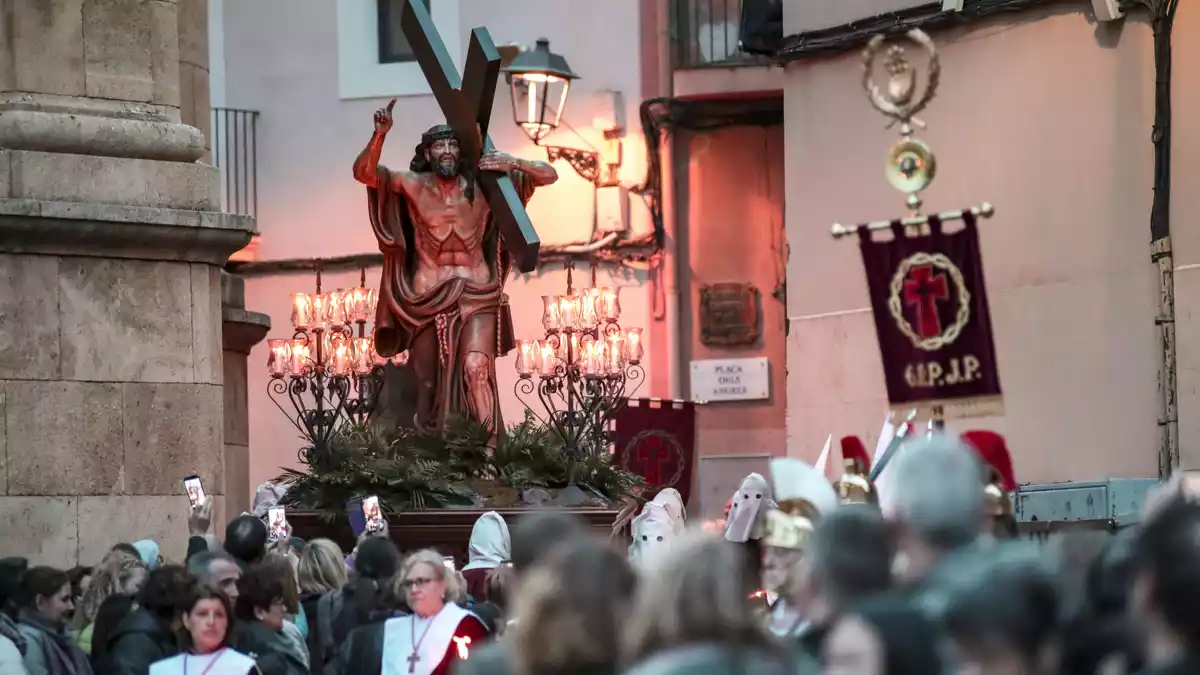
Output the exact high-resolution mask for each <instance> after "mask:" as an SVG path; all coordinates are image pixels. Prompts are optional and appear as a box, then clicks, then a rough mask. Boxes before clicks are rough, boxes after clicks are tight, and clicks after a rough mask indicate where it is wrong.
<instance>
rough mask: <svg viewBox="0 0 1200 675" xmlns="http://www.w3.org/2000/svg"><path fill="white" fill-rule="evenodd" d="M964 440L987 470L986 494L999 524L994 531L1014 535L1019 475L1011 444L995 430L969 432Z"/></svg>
mask: <svg viewBox="0 0 1200 675" xmlns="http://www.w3.org/2000/svg"><path fill="white" fill-rule="evenodd" d="M962 440H963V441H965V442H966V443H967V445H969V446H971V448H972V449H974V450H975V452H976V453H978V455H979V459H980V461H982V462H983V465H984V468H985V469H986V471H987V474H986V477H985V479H984V493H985V494H986V495H987V501H988V509H989V514H990V515H991V516H992V519H993V522H994V523H995V525H996V527H995V528H994V533H995V534H996V535H997V536H1007V537H1015V536H1016V535H1017V520H1016V518H1015V517H1014V516H1013V510H1012V498H1011V496H1010V495H1011V493H1013V492H1015V491H1016V489H1017V478H1016V474H1014V473H1013V465H1012V455H1010V454H1009V452H1008V443H1006V442H1005V440H1004V437H1003V436H1001V435H1000V434H998V433H996V432H994V431H968V432H966V433H964V434H963V435H962Z"/></svg>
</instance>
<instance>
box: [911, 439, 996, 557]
mask: <svg viewBox="0 0 1200 675" xmlns="http://www.w3.org/2000/svg"><path fill="white" fill-rule="evenodd" d="M895 462H896V464H895V468H894V473H893V474H892V475H891V476H889V477H888V484H889V485H890V486H891V489H892V491H893V506H894V510H895V515H896V517H897V518H898V519H899V520H901V521H903V522H904V523H905V525H906V526H907V527H908V528H909V529H910V530H911V531H912V532H913V533H914V534H915V535H916V536H917V537H919V538H920V539H921V540H922V541H924V542H925V543H926V544H929V545H930V546H933V547H935V548H939V549H942V550H951V549H955V548H958V547H960V546H964V545H966V544H969V543H971V542H972V541H974V540H975V539H976V538H977V537H978V536H979V531H980V527H981V524H982V523H983V517H984V512H985V504H984V499H985V497H984V490H983V478H984V473H983V465H982V464H981V463H980V462H979V459H978V458H977V457H976V456H975V454H974V453H973V452H971V450H970V449H969V448H968V447H967V446H966V445H964V444H963V442H962V441H960V440H958V438H956V437H952V436H945V435H936V436H930V437H928V438H920V439H916V440H912V441H909V442H907V443H905V444H904V445H903V446H901V447H900V448H899V451H898V455H897V457H896V460H895Z"/></svg>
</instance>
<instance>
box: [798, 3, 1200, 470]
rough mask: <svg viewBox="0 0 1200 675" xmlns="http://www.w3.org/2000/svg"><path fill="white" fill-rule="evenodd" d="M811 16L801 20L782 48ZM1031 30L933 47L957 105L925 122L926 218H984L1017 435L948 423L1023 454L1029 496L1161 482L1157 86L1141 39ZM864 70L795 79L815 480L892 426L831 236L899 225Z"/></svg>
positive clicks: (1180, 81)
mask: <svg viewBox="0 0 1200 675" xmlns="http://www.w3.org/2000/svg"><path fill="white" fill-rule="evenodd" d="M803 4H805V3H801V2H800V1H799V0H792V1H790V2H788V3H786V9H785V12H786V14H785V23H787V24H788V29H787V30H788V32H794V30H795V28H796V23H797V21H798V19H797V16H798V15H797V11H798V8H799V7H801V6H802V5H803ZM1078 9H1079V10H1080V11H1074V10H1072V9H1071V8H1070V7H1069V6H1068V9H1065V10H1064V9H1061V8H1060V9H1059V10H1057V11H1053V12H1028V13H1023V14H1019V15H1014V16H1009V17H1006V18H1005V20H1004V21H990V22H982V23H976V24H972V25H971V26H970V27H969V28H967V29H965V30H959V31H953V32H948V33H947V32H942V33H938V34H935V35H934V38H935V40H936V41H937V43H938V44H939V47H940V52H941V55H942V83H941V94H940V95H939V97H938V98H937V99H936V100H935V101H934V102H933V104H932V105H931V106H930V108H929V109H928V110H927V111H926V112H925V113H924V114H923V115H922V118H923V119H924V120H925V121H926V122H928V124H929V129H928V131H926V132H924V133H923V134H922V135H921V136H922V138H924V139H925V140H927V141H928V142H929V143H931V144H932V146H933V148H934V150H935V151H936V152H937V156H938V171H939V173H938V177H937V180H936V181H935V183H934V185H933V186H932V188H930V189H929V190H928V191H927V193H926V195H925V196H926V205H927V207H928V208H929V209H931V210H933V209H936V210H944V209H954V208H962V207H964V206H968V205H971V204H978V203H979V202H982V201H985V200H986V201H990V202H992V203H994V204H995V205H996V210H997V215H996V217H995V218H994V219H992V220H991V221H985V222H984V223H983V224H982V226H981V229H982V243H983V254H984V266H985V269H986V273H987V280H988V290H989V297H990V301H991V311H992V319H993V323H994V327H995V338H996V347H997V350H998V358H999V363H1000V375H1001V382H1002V386H1003V388H1004V392H1005V403H1006V414H1005V415H1004V416H1003V417H998V418H985V419H977V420H967V421H959V422H954V423H952V426H953V427H955V428H958V429H964V428H971V427H986V428H993V429H995V430H997V431H1000V432H1001V433H1004V434H1006V435H1007V436H1008V439H1009V443H1010V447H1011V449H1012V451H1013V453H1014V461H1015V464H1016V470H1017V474H1018V478H1019V479H1020V480H1021V481H1022V482H1050V481H1066V480H1089V479H1101V478H1105V477H1138V476H1141V477H1149V476H1155V475H1156V473H1157V468H1156V467H1157V448H1158V417H1159V411H1160V398H1159V393H1158V389H1157V372H1158V371H1157V368H1158V363H1159V342H1158V338H1157V330H1156V327H1155V324H1154V318H1155V315H1156V305H1157V288H1156V280H1155V275H1154V271H1153V268H1152V266H1151V263H1150V259H1149V244H1148V242H1149V238H1150V233H1149V224H1148V219H1149V210H1150V203H1151V197H1152V178H1153V164H1152V158H1153V155H1152V147H1151V143H1150V132H1151V125H1152V121H1153V84H1154V65H1153V53H1152V40H1151V32H1150V29H1149V28H1148V26H1147V25H1146V24H1145V23H1144V22H1143V21H1141V20H1139V19H1130V20H1127V21H1126V22H1124V24H1123V25H1101V26H1098V25H1097V24H1096V22H1095V21H1094V19H1093V18H1092V17H1091V16H1090V14H1085V13H1083V12H1082V10H1083V9H1084V5H1083V4H1081V5H1080V6H1079V7H1078ZM1198 29H1200V7H1195V6H1187V5H1184V6H1181V7H1180V9H1179V14H1178V18H1177V20H1176V26H1175V35H1176V39H1175V43H1176V45H1179V47H1177V50H1176V55H1175V67H1174V91H1175V92H1176V106H1175V110H1174V123H1175V136H1174V138H1175V156H1174V166H1173V171H1174V189H1175V194H1174V209H1173V213H1172V219H1173V223H1172V226H1173V239H1174V241H1175V248H1176V259H1175V261H1176V263H1177V265H1178V266H1179V274H1178V276H1177V286H1176V289H1177V302H1178V307H1177V316H1178V317H1179V323H1178V344H1179V364H1180V368H1179V378H1180V384H1179V395H1180V417H1181V423H1180V425H1181V430H1180V438H1181V446H1182V449H1183V453H1182V454H1183V457H1184V463H1185V465H1192V466H1194V465H1196V464H1197V461H1198V460H1200V448H1197V444H1200V428H1198V426H1197V424H1200V423H1197V422H1195V421H1191V420H1189V414H1191V415H1192V416H1193V417H1194V411H1195V410H1196V408H1197V404H1198V400H1197V392H1196V387H1197V381H1198V378H1197V374H1198V373H1200V370H1198V367H1200V363H1198V361H1200V355H1198V352H1197V348H1198V347H1200V321H1198V319H1200V317H1198V316H1197V310H1198V309H1200V305H1198V302H1200V300H1198V298H1200V294H1198V293H1197V291H1196V290H1193V287H1195V286H1196V285H1197V284H1198V283H1200V281H1198V280H1200V276H1196V275H1198V274H1200V272H1196V271H1192V270H1193V266H1195V265H1196V264H1197V263H1200V236H1198V234H1197V224H1196V223H1195V222H1194V221H1195V214H1196V213H1197V207H1198V206H1200V204H1198V203H1197V201H1198V200H1200V193H1197V191H1196V190H1194V189H1192V188H1191V184H1192V183H1193V182H1194V181H1195V177H1196V176H1197V172H1198V171H1200V142H1198V141H1200V138H1198V137H1200V68H1198V67H1197V66H1200V46H1196V45H1190V46H1189V45H1187V41H1185V40H1181V39H1179V36H1182V35H1188V34H1189V33H1194V32H1195V31H1196V30H1198ZM860 69H861V61H860V58H859V54H858V53H857V51H856V52H854V53H848V54H845V55H842V56H840V57H837V58H829V59H821V60H816V61H809V62H801V63H796V64H792V65H790V66H789V67H788V68H787V85H786V101H785V105H786V135H787V138H786V144H787V168H786V181H787V232H788V241H789V244H790V245H791V260H790V263H789V266H788V317H789V320H790V322H791V335H790V337H789V341H788V359H787V361H788V371H789V376H788V403H789V409H788V450H789V454H792V455H795V456H799V457H804V458H808V459H813V458H815V457H816V455H817V453H818V452H819V449H820V445H821V443H822V442H823V441H824V439H825V436H826V435H827V434H829V433H833V434H835V435H837V434H847V433H858V434H862V435H864V436H868V437H869V442H874V438H875V436H876V435H877V433H878V429H879V426H880V422H881V421H882V416H883V410H884V405H885V397H886V395H885V390H884V386H883V375H882V371H881V368H880V365H879V352H878V345H877V341H876V338H875V333H874V328H873V325H872V321H871V315H870V313H869V310H868V300H867V293H866V282H865V278H864V275H863V269H862V263H861V259H860V256H859V252H858V247H857V246H856V244H855V243H854V241H853V240H842V241H834V240H833V239H832V238H831V237H830V236H829V226H830V224H831V223H833V222H835V221H838V222H861V221H865V220H875V219H880V218H889V217H893V216H896V215H898V214H900V213H902V212H903V198H902V196H901V195H900V194H899V193H897V192H895V191H894V190H893V189H892V188H891V187H890V186H889V185H888V184H887V183H886V182H885V179H884V176H883V160H884V156H885V152H886V150H887V148H888V147H889V145H890V144H891V143H892V142H893V141H894V140H895V139H896V137H897V136H896V134H895V131H894V130H892V131H889V130H886V129H884V126H885V120H884V119H883V118H882V117H881V116H880V115H879V114H878V113H876V112H875V111H874V110H873V109H872V108H871V107H870V105H869V104H868V102H867V100H866V98H865V95H864V93H863V90H862V88H861V85H860V78H861V75H860V72H861V71H860Z"/></svg>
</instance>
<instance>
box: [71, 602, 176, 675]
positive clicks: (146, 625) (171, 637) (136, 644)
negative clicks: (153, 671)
mask: <svg viewBox="0 0 1200 675" xmlns="http://www.w3.org/2000/svg"><path fill="white" fill-rule="evenodd" d="M178 653H179V642H178V640H177V639H176V637H175V634H174V633H173V632H171V626H170V625H169V624H167V623H166V622H164V621H163V620H162V619H159V618H158V617H157V616H155V615H154V614H151V613H150V612H149V611H147V610H145V609H141V608H139V609H136V610H134V611H133V612H132V613H131V614H129V616H126V617H125V618H124V619H122V620H121V623H120V625H118V626H117V630H116V631H115V632H114V633H113V634H112V635H111V636H110V637H109V639H108V650H107V653H106V654H105V655H104V657H102V658H101V659H99V660H97V662H96V663H93V664H92V670H93V671H94V672H95V674H96V675H145V674H146V673H147V672H149V671H150V664H151V663H154V662H155V661H161V660H163V659H166V658H170V657H172V656H175V655H176V654H178Z"/></svg>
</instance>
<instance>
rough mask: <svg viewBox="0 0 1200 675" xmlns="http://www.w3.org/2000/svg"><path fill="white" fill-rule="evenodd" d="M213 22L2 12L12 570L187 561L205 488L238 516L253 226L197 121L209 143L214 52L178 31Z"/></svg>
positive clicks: (37, 10)
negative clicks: (237, 388)
mask: <svg viewBox="0 0 1200 675" xmlns="http://www.w3.org/2000/svg"><path fill="white" fill-rule="evenodd" d="M197 7H199V8H200V9H199V10H197ZM197 11H199V13H198V14H197ZM188 17H193V18H188ZM204 17H205V13H204V11H203V1H202V0H201V1H200V2H193V1H192V0H180V1H179V2H176V1H175V0H152V1H150V2H143V1H141V0H0V35H5V37H6V41H5V42H4V43H3V44H0V147H3V148H6V150H2V151H0V287H2V288H4V289H5V292H4V293H0V411H2V414H0V468H2V471H0V474H2V475H0V521H3V522H5V523H7V524H8V526H7V527H6V528H5V535H6V536H5V537H4V538H3V540H2V542H0V554H4V555H11V554H21V555H27V556H30V557H31V559H33V560H34V561H35V562H42V563H49V564H54V565H58V566H69V565H73V564H76V563H77V562H82V563H85V564H87V563H94V562H96V561H97V560H98V559H99V558H100V557H101V556H102V555H103V553H104V551H105V550H106V549H107V548H108V547H110V546H111V545H112V544H113V543H115V542H117V541H130V540H136V539H142V538H154V539H156V540H158V541H159V543H160V544H161V546H162V551H163V554H164V555H165V556H166V557H168V558H175V559H180V558H182V557H183V553H184V545H185V543H186V537H187V526H186V517H187V511H188V506H187V499H186V497H184V495H183V489H182V479H183V477H184V476H187V475H189V474H192V473H195V474H198V475H199V476H200V477H201V478H202V480H203V481H204V484H205V488H206V490H207V491H208V492H209V493H211V494H213V495H214V496H215V497H216V501H215V503H216V514H215V516H216V520H217V522H220V521H221V519H222V518H223V517H224V498H223V495H224V478H225V475H224V467H223V464H224V452H223V409H224V402H223V396H222V381H223V378H224V372H223V363H222V313H221V287H220V276H219V275H220V267H221V266H222V265H223V264H224V262H225V260H226V259H227V258H228V256H229V254H230V253H232V252H233V251H235V250H237V249H238V248H240V247H241V246H244V245H245V243H246V242H247V241H249V239H250V236H251V233H252V232H253V230H254V222H253V220H252V219H249V218H244V217H238V216H230V215H227V214H223V213H220V212H219V211H220V191H219V184H218V176H217V171H216V169H213V168H212V167H209V166H205V165H204V164H201V163H198V160H200V159H201V158H202V157H204V156H205V154H206V152H207V146H206V142H205V139H204V135H203V134H202V133H201V131H200V130H199V129H197V128H196V127H194V126H191V125H189V124H185V123H182V122H181V119H182V110H181V108H182V104H183V101H185V100H186V101H188V108H187V110H188V112H187V115H188V116H189V121H193V122H195V123H196V124H201V125H206V124H207V119H208V114H207V103H206V102H199V103H198V102H197V100H196V99H195V98H194V97H193V98H190V99H189V98H188V97H187V96H183V97H181V80H180V74H181V61H183V60H185V58H187V59H190V58H191V57H188V56H187V55H188V54H192V55H193V56H194V55H195V54H200V55H201V57H203V54H202V52H203V50H202V49H200V47H197V44H199V45H201V46H202V45H203V44H204V39H203V35H202V34H203V32H204V31H203V29H202V28H201V29H200V30H199V33H197V31H196V30H190V29H189V30H188V31H185V33H186V35H185V37H186V38H187V39H186V40H184V41H181V39H180V26H182V25H184V24H187V25H189V26H190V25H192V24H193V23H195V22H200V23H203V21H204ZM198 35H199V37H198ZM204 60H206V58H205V59H204ZM203 63H204V61H198V62H197V63H196V65H197V66H200V65H202V64H203ZM205 67H206V66H205ZM184 70H186V71H188V72H190V73H191V74H190V75H189V77H190V78H191V79H192V80H195V79H196V78H197V77H198V75H197V73H196V72H195V71H196V69H194V68H193V69H187V68H185V69H184ZM201 70H203V68H201ZM193 84H194V83H193ZM189 86H191V85H189ZM192 91H193V92H194V86H193V87H192Z"/></svg>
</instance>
